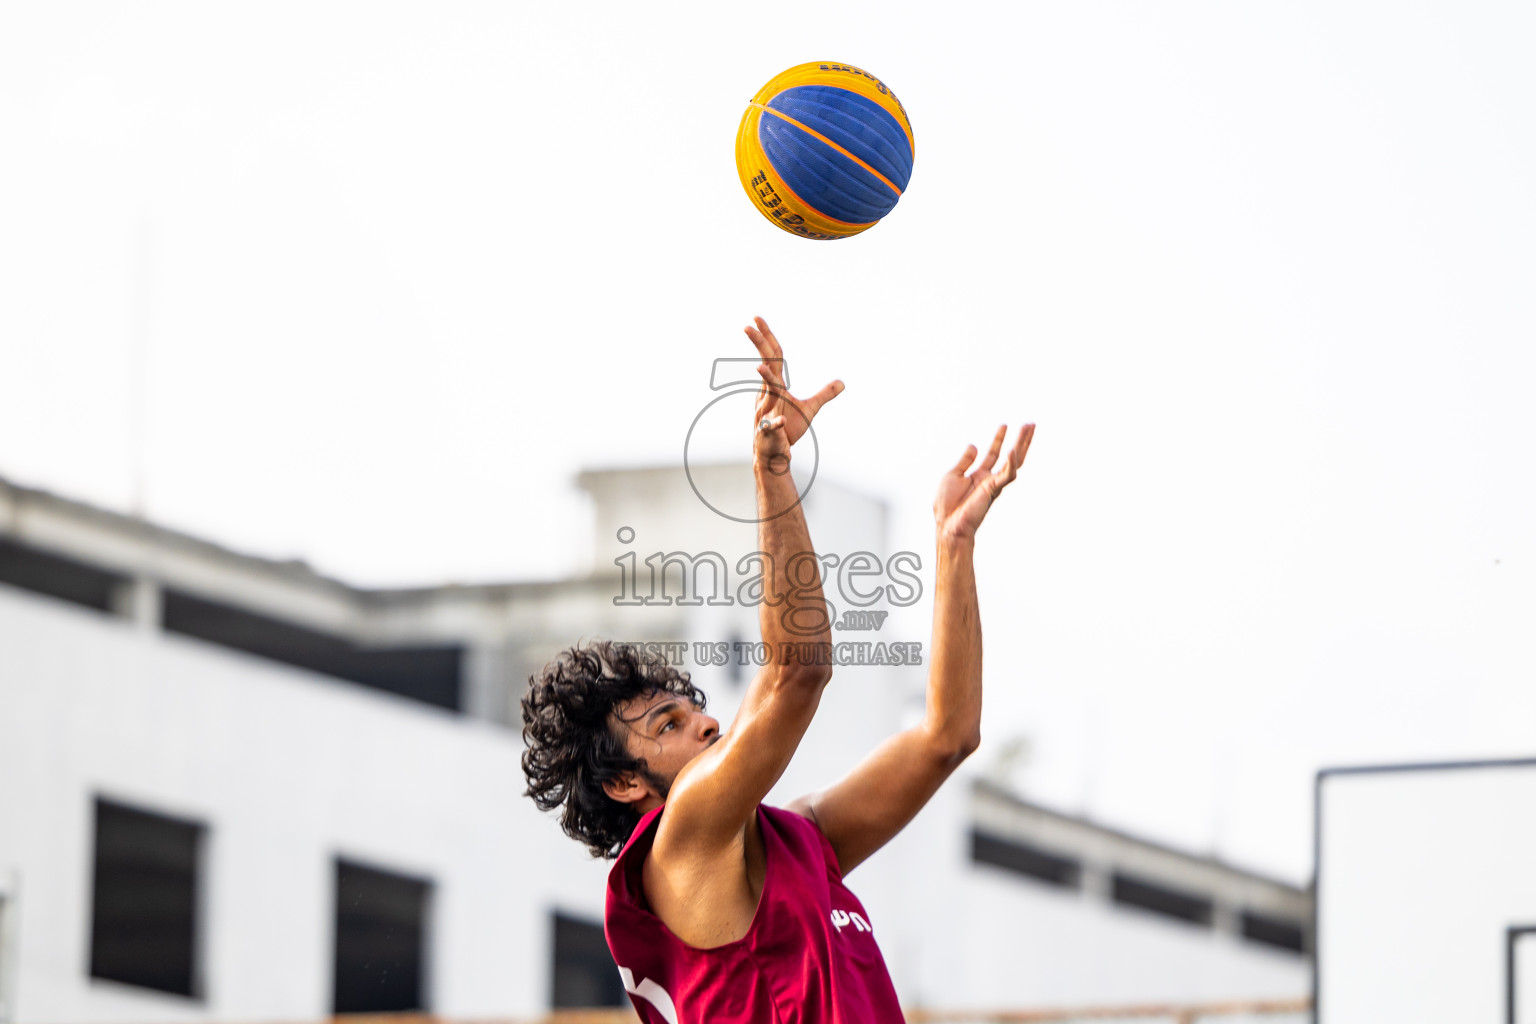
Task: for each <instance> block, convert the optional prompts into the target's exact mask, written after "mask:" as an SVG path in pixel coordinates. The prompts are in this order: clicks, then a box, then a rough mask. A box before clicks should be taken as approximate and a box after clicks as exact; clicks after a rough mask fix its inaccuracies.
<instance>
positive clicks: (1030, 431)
mask: <svg viewBox="0 0 1536 1024" xmlns="http://www.w3.org/2000/svg"><path fill="white" fill-rule="evenodd" d="M1034 439H1035V425H1034V424H1033V423H1026V424H1024V427H1023V429H1022V430H1020V431H1019V439H1018V440H1017V441H1015V442H1013V455H1012V456H1011V457H1010V458H1009V460H1008V461H1009V462H1011V463H1013V468H1014V469H1018V468H1019V467H1020V466H1022V465H1024V456H1026V455H1028V454H1029V442H1031V441H1033V440H1034Z"/></svg>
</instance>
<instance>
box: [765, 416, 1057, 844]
mask: <svg viewBox="0 0 1536 1024" xmlns="http://www.w3.org/2000/svg"><path fill="white" fill-rule="evenodd" d="M1006 433H1007V428H1006V427H999V428H998V431H997V434H996V436H995V437H994V438H993V441H992V446H991V449H990V450H989V451H988V452H987V455H986V458H984V459H983V460H982V461H981V463H980V464H979V465H977V466H976V467H975V469H974V470H972V471H971V472H970V473H967V472H966V470H967V469H968V468H970V467H971V465H972V463H973V462H975V459H976V454H977V453H976V449H975V447H974V446H971V447H967V448H966V450H965V454H964V455H963V456H962V457H961V459H960V461H959V463H958V464H957V465H956V466H955V467H954V468H953V469H951V470H950V471H949V472H948V473H946V474H945V475H944V477H943V479H942V480H941V481H940V482H939V493H938V497H937V498H935V499H934V504H933V511H934V519H935V527H936V529H937V533H938V540H937V548H938V550H937V556H938V563H937V566H936V569H935V572H936V576H937V580H936V585H935V588H934V607H933V641H932V646H931V650H930V655H929V669H928V696H927V705H926V707H925V710H924V713H923V720H922V721H921V722H920V723H919V724H918V725H916V726H914V727H912V728H911V729H907V730H905V731H903V732H899V733H897V734H896V735H895V736H892V737H891V738H890V739H888V740H886V741H885V742H884V743H882V744H880V746H878V747H876V748H875V750H874V752H873V753H871V754H870V755H869V756H868V757H867V758H865V759H864V760H863V761H862V762H861V763H860V764H859V765H858V767H856V768H854V770H853V771H852V772H850V773H849V774H848V775H847V776H846V777H845V778H844V779H842V780H841V781H840V782H838V783H836V784H835V785H833V786H831V787H830V788H828V789H825V790H822V791H821V792H819V793H812V794H810V795H809V796H804V797H801V798H800V799H798V800H795V801H793V802H792V803H791V804H789V810H792V811H795V812H796V813H799V814H803V815H805V816H806V817H808V818H811V819H812V820H814V821H815V822H816V824H817V825H818V826H819V827H820V829H821V831H822V834H824V835H825V836H826V837H827V839H828V841H829V842H831V844H832V849H833V851H834V852H836V854H837V860H838V865H839V866H840V868H841V869H842V871H843V873H844V874H847V873H848V872H849V871H852V870H853V869H854V867H856V866H857V865H858V864H860V863H862V862H863V861H864V859H865V858H867V857H868V856H869V855H870V854H872V853H874V852H875V851H876V850H878V849H879V848H880V847H882V846H884V845H885V844H886V843H887V842H889V841H890V839H891V838H892V837H893V836H895V835H896V833H897V832H900V831H901V830H902V829H903V828H904V827H906V824H907V823H908V822H909V821H911V820H912V818H913V817H915V816H916V814H917V812H918V811H920V810H922V808H923V806H924V805H925V804H926V803H927V802H928V801H929V799H930V798H931V797H932V796H933V794H934V793H935V792H937V791H938V788H939V786H940V785H942V784H943V783H944V780H945V779H947V778H949V776H950V775H951V774H952V773H953V772H954V770H955V769H956V768H957V767H959V765H960V763H961V762H962V761H964V760H965V759H966V758H967V757H969V756H970V755H971V753H972V752H974V751H975V749H976V747H977V745H978V744H979V743H980V742H981V612H980V609H979V607H978V605H977V600H976V569H975V560H974V554H975V548H976V529H977V527H979V526H980V525H981V522H982V520H983V519H984V518H985V516H986V514H987V509H989V508H990V507H991V505H992V502H993V501H994V500H996V498H997V496H998V494H1000V493H1001V492H1002V490H1003V488H1004V487H1006V486H1007V485H1008V484H1009V483H1011V482H1012V481H1013V479H1014V478H1015V477H1016V476H1017V475H1018V471H1019V466H1021V465H1022V464H1023V462H1024V456H1025V454H1026V453H1027V452H1028V451H1029V444H1030V440H1031V439H1032V438H1033V437H1034V433H1035V425H1034V424H1033V423H1028V424H1025V425H1024V428H1023V429H1022V430H1020V431H1019V436H1018V439H1017V441H1015V443H1014V446H1013V448H1012V449H1011V450H1010V451H1009V453H1008V457H1007V459H1006V460H1004V462H1003V464H1002V465H1001V466H997V460H998V457H999V456H1000V455H1001V453H1002V447H1003V439H1004V437H1005V436H1006ZM994 466H997V468H996V469H995V470H994V468H993V467H994Z"/></svg>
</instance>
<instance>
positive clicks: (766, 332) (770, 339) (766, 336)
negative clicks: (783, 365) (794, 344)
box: [752, 316, 784, 356]
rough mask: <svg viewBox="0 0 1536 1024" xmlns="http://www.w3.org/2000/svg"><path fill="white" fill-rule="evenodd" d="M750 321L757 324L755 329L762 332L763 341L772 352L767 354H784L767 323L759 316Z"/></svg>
mask: <svg viewBox="0 0 1536 1024" xmlns="http://www.w3.org/2000/svg"><path fill="white" fill-rule="evenodd" d="M752 319H753V320H754V321H755V322H756V323H757V329H758V330H759V331H760V332H762V335H763V340H764V341H766V342H767V343H768V347H769V348H771V349H772V350H773V351H772V352H770V353H769V354H770V355H774V356H782V355H783V354H784V350H783V349H781V348H779V339H778V338H776V337H774V336H773V331H772V330H771V329H770V328H769V326H768V321H766V320H764V319H763V318H762V317H760V316H755V317H753V318H752Z"/></svg>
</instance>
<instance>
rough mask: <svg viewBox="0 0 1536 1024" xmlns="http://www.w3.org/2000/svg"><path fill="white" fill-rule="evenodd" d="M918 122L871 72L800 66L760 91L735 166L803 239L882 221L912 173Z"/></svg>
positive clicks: (779, 220)
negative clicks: (915, 132)
mask: <svg viewBox="0 0 1536 1024" xmlns="http://www.w3.org/2000/svg"><path fill="white" fill-rule="evenodd" d="M912 154H913V145H912V124H911V122H910V121H908V120H907V112H906V110H905V109H903V107H902V105H901V101H900V100H898V99H897V98H896V94H895V93H893V92H891V90H890V89H889V88H888V87H887V86H886V84H885V83H884V82H882V81H880V79H878V78H876V77H875V76H874V75H872V74H870V73H869V72H868V71H863V70H861V69H859V68H856V67H853V66H851V65H849V64H834V63H832V62H830V61H829V62H825V63H815V62H813V63H810V64H801V65H799V66H798V67H793V68H790V69H789V70H788V71H786V72H784V73H783V74H781V75H778V76H777V77H775V78H774V79H773V80H772V81H771V82H769V83H768V84H767V85H765V86H763V87H762V88H761V89H759V90H758V93H757V95H756V96H754V97H752V102H751V103H749V104H747V112H746V114H745V115H744V116H743V117H742V119H741V130H740V131H739V132H737V134H736V170H737V172H738V173H740V175H741V184H742V187H743V188H745V189H746V190H747V195H748V196H750V197H751V199H752V204H753V205H754V206H756V207H757V210H758V212H759V213H761V214H762V215H763V216H764V217H767V218H768V219H769V220H771V221H772V222H773V223H775V224H777V225H778V226H779V227H781V228H783V229H784V230H785V231H788V232H791V233H793V234H796V235H800V236H802V237H804V238H817V239H830V238H847V237H848V236H849V235H856V234H858V233H859V232H860V231H865V230H867V229H869V228H872V227H874V226H875V225H876V224H877V223H879V221H880V218H881V217H884V216H885V215H886V214H888V213H890V212H891V209H892V208H893V207H895V205H896V200H898V199H900V198H901V194H902V192H904V191H906V188H907V179H908V178H910V177H911V176H912Z"/></svg>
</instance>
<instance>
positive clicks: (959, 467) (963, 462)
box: [950, 444, 976, 476]
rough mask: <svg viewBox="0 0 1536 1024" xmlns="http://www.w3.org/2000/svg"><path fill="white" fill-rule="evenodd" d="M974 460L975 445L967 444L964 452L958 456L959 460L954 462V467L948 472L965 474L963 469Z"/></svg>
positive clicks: (967, 467)
mask: <svg viewBox="0 0 1536 1024" xmlns="http://www.w3.org/2000/svg"><path fill="white" fill-rule="evenodd" d="M975 461H976V446H975V445H973V444H968V445H966V446H965V454H964V455H962V456H960V461H959V462H957V463H955V468H954V469H952V470H950V472H951V473H955V474H958V475H960V476H964V475H965V471H966V470H967V469H969V468H970V466H971V463H973V462H975Z"/></svg>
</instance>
